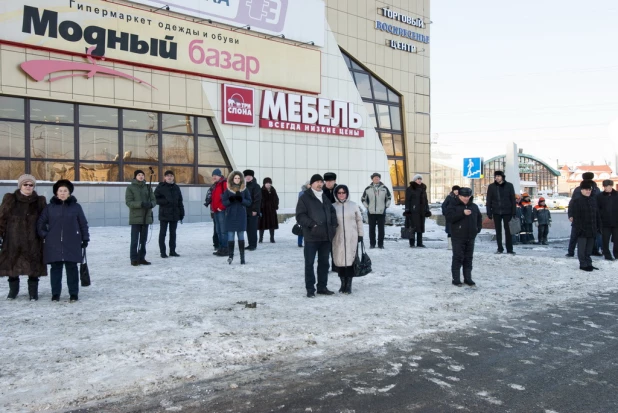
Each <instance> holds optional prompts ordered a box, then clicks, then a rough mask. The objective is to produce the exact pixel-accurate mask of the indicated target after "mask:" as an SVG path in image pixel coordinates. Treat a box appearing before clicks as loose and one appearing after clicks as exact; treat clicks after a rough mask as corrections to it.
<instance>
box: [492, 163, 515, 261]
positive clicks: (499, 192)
mask: <svg viewBox="0 0 618 413" xmlns="http://www.w3.org/2000/svg"><path fill="white" fill-rule="evenodd" d="M504 178H505V175H504V172H502V171H496V172H494V182H493V183H492V184H490V185H489V186H488V187H487V198H486V201H487V202H486V204H487V218H489V219H493V220H494V224H495V227H496V242H497V243H498V251H496V254H502V253H503V252H504V247H503V246H502V225H503V224H504V236H505V238H506V252H507V254H513V255H515V252H514V251H513V239H512V238H511V228H509V222H510V221H511V219H512V218H513V217H514V216H515V208H516V205H515V190H514V189H513V184H512V183H510V182H506V180H505V179H504Z"/></svg>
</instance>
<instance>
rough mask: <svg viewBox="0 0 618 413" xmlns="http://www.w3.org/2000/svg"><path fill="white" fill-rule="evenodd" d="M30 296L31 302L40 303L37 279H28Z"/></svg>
mask: <svg viewBox="0 0 618 413" xmlns="http://www.w3.org/2000/svg"><path fill="white" fill-rule="evenodd" d="M28 295H29V296H30V301H38V299H39V279H38V278H36V277H28Z"/></svg>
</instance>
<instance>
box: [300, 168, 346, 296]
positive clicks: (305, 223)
mask: <svg viewBox="0 0 618 413" xmlns="http://www.w3.org/2000/svg"><path fill="white" fill-rule="evenodd" d="M309 182H310V184H311V188H309V189H307V190H306V191H305V192H304V193H303V194H302V195H301V196H300V198H298V203H297V204H296V221H297V222H298V223H299V224H300V225H301V226H302V227H303V235H304V237H305V287H306V288H307V297H309V298H313V297H315V293H316V286H315V272H314V270H313V263H314V262H315V255H316V253H317V255H318V285H317V293H318V294H323V295H332V294H334V293H333V292H332V291H330V290H329V289H328V288H326V285H327V284H328V256H329V254H330V252H331V241H332V240H333V238H334V237H335V231H336V228H337V225H338V224H337V213H336V212H335V207H333V204H332V203H331V202H330V200H329V199H328V197H327V196H326V194H325V193H324V191H322V187H323V185H324V179H323V178H322V176H320V175H318V174H315V175H313V176H312V177H311V180H310V181H309Z"/></svg>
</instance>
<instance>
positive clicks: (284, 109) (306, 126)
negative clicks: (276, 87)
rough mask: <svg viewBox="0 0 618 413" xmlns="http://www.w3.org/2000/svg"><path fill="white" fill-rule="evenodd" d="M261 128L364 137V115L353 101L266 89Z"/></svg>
mask: <svg viewBox="0 0 618 413" xmlns="http://www.w3.org/2000/svg"><path fill="white" fill-rule="evenodd" d="M260 127H261V128H269V129H283V130H289V131H295V132H305V133H323V134H327V135H341V136H353V137H357V138H362V137H364V136H365V131H364V130H362V129H361V127H362V118H361V115H359V114H358V113H356V112H354V104H353V103H349V102H340V101H337V100H329V99H322V98H318V97H315V96H304V95H296V94H291V93H283V92H272V91H270V90H264V91H263V93H262V110H261V114H260Z"/></svg>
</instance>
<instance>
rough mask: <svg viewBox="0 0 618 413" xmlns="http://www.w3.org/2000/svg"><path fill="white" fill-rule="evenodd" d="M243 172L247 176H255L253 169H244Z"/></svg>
mask: <svg viewBox="0 0 618 413" xmlns="http://www.w3.org/2000/svg"><path fill="white" fill-rule="evenodd" d="M242 174H243V175H244V176H245V177H247V176H252V177H254V178H255V172H253V170H252V169H245V170H244V171H242Z"/></svg>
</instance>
